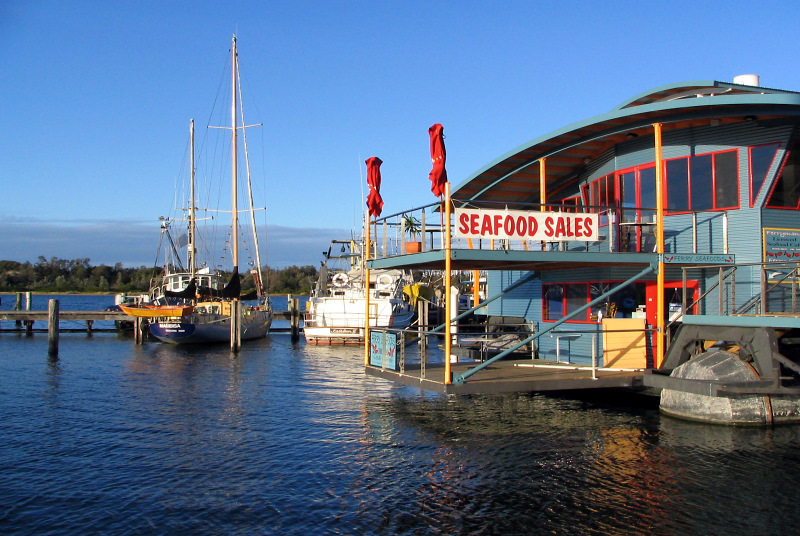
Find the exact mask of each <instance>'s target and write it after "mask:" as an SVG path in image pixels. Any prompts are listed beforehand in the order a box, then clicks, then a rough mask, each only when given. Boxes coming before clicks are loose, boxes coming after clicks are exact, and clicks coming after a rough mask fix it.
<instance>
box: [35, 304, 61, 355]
mask: <svg viewBox="0 0 800 536" xmlns="http://www.w3.org/2000/svg"><path fill="white" fill-rule="evenodd" d="M47 312H48V315H47V318H48V320H47V353H48V355H49V356H50V357H56V356H58V300H50V301H49V302H48V303H47ZM31 324H33V322H31Z"/></svg>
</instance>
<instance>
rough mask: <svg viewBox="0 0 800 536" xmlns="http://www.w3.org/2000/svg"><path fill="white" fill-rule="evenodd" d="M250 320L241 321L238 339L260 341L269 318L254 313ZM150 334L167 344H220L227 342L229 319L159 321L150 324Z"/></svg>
mask: <svg viewBox="0 0 800 536" xmlns="http://www.w3.org/2000/svg"><path fill="white" fill-rule="evenodd" d="M248 316H251V317H253V318H249V319H248V320H243V321H242V340H243V341H247V340H253V339H261V338H263V337H266V336H267V333H269V328H270V325H271V324H272V315H270V314H268V313H267V312H263V311H261V312H256V314H251V315H248ZM150 333H151V334H152V335H153V336H154V337H155V338H157V339H158V340H160V341H161V342H165V343H168V344H202V343H215V342H218V343H222V342H230V340H231V323H230V319H221V320H216V321H215V320H213V319H209V320H208V321H196V320H192V321H189V320H188V319H182V318H179V319H163V320H158V321H155V322H150Z"/></svg>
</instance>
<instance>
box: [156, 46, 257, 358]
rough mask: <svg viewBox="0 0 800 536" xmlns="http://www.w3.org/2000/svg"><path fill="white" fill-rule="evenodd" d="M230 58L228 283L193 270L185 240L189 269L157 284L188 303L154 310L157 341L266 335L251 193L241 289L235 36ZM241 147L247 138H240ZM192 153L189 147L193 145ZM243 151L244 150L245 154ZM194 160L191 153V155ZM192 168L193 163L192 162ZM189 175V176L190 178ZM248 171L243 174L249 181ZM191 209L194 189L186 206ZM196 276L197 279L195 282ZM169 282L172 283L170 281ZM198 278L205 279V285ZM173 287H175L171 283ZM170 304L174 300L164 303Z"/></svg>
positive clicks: (235, 342) (233, 341)
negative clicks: (249, 256)
mask: <svg viewBox="0 0 800 536" xmlns="http://www.w3.org/2000/svg"><path fill="white" fill-rule="evenodd" d="M231 64H232V69H231V70H232V90H231V93H232V96H231V126H230V130H231V161H232V166H231V167H232V171H231V182H232V200H231V230H232V233H231V236H232V255H233V271H232V274H231V277H230V280H229V281H228V283H227V284H226V285H225V286H223V287H221V288H219V287H220V286H219V285H218V279H216V278H215V277H212V275H211V274H208V275H206V274H203V273H200V272H199V271H196V270H195V268H194V267H195V264H194V247H193V245H190V248H189V250H190V252H191V253H190V261H189V265H190V271H189V273H188V274H182V273H176V274H171V275H172V277H171V278H168V279H165V280H164V285H163V286H162V289H163V291H164V292H163V294H164V298H165V299H166V300H169V299H174V300H184V302H183V303H184V304H187V303H188V304H189V305H190V307H187V308H186V309H185V310H183V311H181V312H180V313H179V314H178V313H177V312H175V313H174V314H171V315H169V314H164V315H160V316H153V317H152V319H151V320H150V333H151V334H152V335H153V336H155V337H156V338H157V339H159V340H160V341H163V342H166V343H170V344H189V343H210V342H226V341H229V342H230V345H231V349H234V350H237V349H238V348H239V346H240V345H241V342H242V341H243V340H250V339H257V338H262V337H264V336H266V334H267V333H268V332H269V328H270V325H271V324H272V318H273V311H272V306H271V305H270V303H269V299H268V298H267V297H266V296H265V294H264V290H263V285H262V278H261V259H260V255H259V247H258V236H257V233H256V225H255V216H254V208H253V206H252V205H253V203H252V193H251V195H250V207H249V210H248V212H249V213H250V217H251V226H252V231H253V242H254V248H255V253H256V266H255V268H254V269H253V270H252V271H251V273H252V275H253V279H254V282H255V287H256V291H255V294H254V295H251V296H242V295H241V281H240V275H239V205H238V131H239V130H240V129H244V128H245V127H244V121H243V120H242V121H241V123H240V119H239V114H240V111H241V110H240V102H239V98H238V96H239V94H240V85H239V58H238V54H237V50H236V36H235V35H234V36H233V40H232V46H231ZM245 150H246V144H245ZM192 154H194V150H192ZM245 156H246V155H245ZM192 160H194V158H192ZM192 168H194V164H193V163H192ZM193 182H194V181H192V183H193ZM249 186H250V177H249V174H248V187H249ZM193 210H194V195H193V194H192V201H191V207H190V211H193ZM189 219H190V226H189V238H190V244H192V243H193V242H192V240H193V236H194V234H195V227H194V221H195V220H194V216H193V212H192V213H191V214H190V218H189ZM198 281H199V282H200V283H201V284H198ZM173 283H174V284H175V286H173ZM202 283H207V285H204V284H202ZM175 287H177V288H175ZM253 299H255V300H256V304H255V305H246V306H245V305H243V304H242V302H243V301H249V300H253ZM165 305H167V306H174V304H169V303H167V304H165Z"/></svg>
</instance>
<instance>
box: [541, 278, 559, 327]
mask: <svg viewBox="0 0 800 536" xmlns="http://www.w3.org/2000/svg"><path fill="white" fill-rule="evenodd" d="M544 307H545V309H544V311H543V314H542V317H543V318H544V320H558V319H560V318H561V317H563V316H564V287H563V286H562V285H545V286H544Z"/></svg>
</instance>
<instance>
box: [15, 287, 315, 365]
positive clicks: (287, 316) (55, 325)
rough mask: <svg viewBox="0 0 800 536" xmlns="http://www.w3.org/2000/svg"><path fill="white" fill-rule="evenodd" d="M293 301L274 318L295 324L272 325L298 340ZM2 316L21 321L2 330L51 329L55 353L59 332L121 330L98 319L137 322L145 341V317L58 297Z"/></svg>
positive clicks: (137, 337)
mask: <svg viewBox="0 0 800 536" xmlns="http://www.w3.org/2000/svg"><path fill="white" fill-rule="evenodd" d="M29 303H30V302H29ZM289 305H290V310H289V311H276V312H274V313H273V318H277V319H281V320H289V321H290V322H291V326H290V327H288V328H272V329H270V332H272V333H276V332H290V333H291V335H292V340H293V341H296V340H297V339H299V334H300V331H301V330H302V328H301V326H300V319H301V318H302V315H300V314H299V308H298V306H297V302H296V300H294V301H290V303H289ZM0 320H9V321H15V322H18V323H19V324H20V325H19V327H15V328H5V329H4V328H0V333H2V332H12V333H25V334H26V335H29V336H30V335H32V334H33V333H34V331H38V332H47V334H48V348H49V353H50V355H51V356H56V355H58V334H59V333H69V332H71V333H75V332H86V333H87V335H89V336H91V334H92V333H94V332H115V331H121V330H120V329H119V328H114V329H96V328H94V322H95V321H98V320H112V321H116V322H120V321H122V322H131V324H133V326H134V329H133V331H134V340H135V341H136V343H137V344H139V343H141V342H142V326H141V320H142V319H141V318H137V317H132V316H129V315H127V314H125V313H123V312H122V311H60V310H59V301H58V300H50V301H49V302H48V310H47V311H21V310H11V311H0ZM37 321H38V322H47V329H37V330H35V329H34V327H33V325H34V323H35V322H37ZM61 321H77V322H86V328H85V329H76V328H63V327H61V325H60V323H61Z"/></svg>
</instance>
